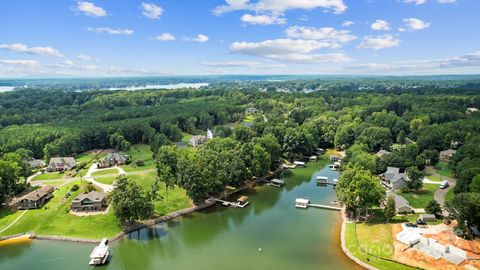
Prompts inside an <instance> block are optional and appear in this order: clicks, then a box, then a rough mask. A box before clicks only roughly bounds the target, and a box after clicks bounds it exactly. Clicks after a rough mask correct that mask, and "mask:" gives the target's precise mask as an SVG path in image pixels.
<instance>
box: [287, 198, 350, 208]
mask: <svg viewBox="0 0 480 270" xmlns="http://www.w3.org/2000/svg"><path fill="white" fill-rule="evenodd" d="M295 207H297V208H308V207H315V208H321V209H327V210H334V211H341V210H342V208H340V207H336V206H331V205H324V204H315V203H310V200H309V199H307V198H297V199H296V200H295Z"/></svg>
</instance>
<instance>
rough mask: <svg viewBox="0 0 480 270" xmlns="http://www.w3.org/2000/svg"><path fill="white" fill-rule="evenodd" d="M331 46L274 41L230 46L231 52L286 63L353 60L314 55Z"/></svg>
mask: <svg viewBox="0 0 480 270" xmlns="http://www.w3.org/2000/svg"><path fill="white" fill-rule="evenodd" d="M331 46H332V45H331V44H330V43H329V42H322V41H317V40H303V39H274V40H265V41H261V42H245V41H244V42H234V43H233V44H232V45H231V46H230V50H231V51H232V52H236V53H242V54H247V55H253V56H259V57H264V58H268V59H271V60H276V61H286V62H299V63H319V62H345V61H350V60H351V59H350V58H349V57H348V56H346V55H344V54H343V53H327V54H318V53H314V52H315V51H316V50H318V49H322V48H330V47H331Z"/></svg>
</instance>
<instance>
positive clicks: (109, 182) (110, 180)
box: [95, 176, 117, 185]
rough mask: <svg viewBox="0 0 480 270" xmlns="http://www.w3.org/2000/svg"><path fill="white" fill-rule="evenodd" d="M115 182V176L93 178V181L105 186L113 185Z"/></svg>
mask: <svg viewBox="0 0 480 270" xmlns="http://www.w3.org/2000/svg"><path fill="white" fill-rule="evenodd" d="M115 180H117V176H99V177H95V181H97V182H100V183H103V184H107V185H113V182H115Z"/></svg>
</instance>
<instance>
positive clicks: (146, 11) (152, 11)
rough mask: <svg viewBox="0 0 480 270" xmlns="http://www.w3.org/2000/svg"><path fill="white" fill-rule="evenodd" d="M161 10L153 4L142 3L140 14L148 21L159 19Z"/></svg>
mask: <svg viewBox="0 0 480 270" xmlns="http://www.w3.org/2000/svg"><path fill="white" fill-rule="evenodd" d="M162 13H163V8H162V7H161V6H157V5H155V4H154V3H142V14H143V16H145V17H147V18H149V19H160V16H162Z"/></svg>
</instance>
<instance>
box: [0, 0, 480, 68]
mask: <svg viewBox="0 0 480 270" xmlns="http://www.w3.org/2000/svg"><path fill="white" fill-rule="evenodd" d="M479 10H480V1H478V0H228V1H225V0H155V1H149V0H147V1H132V0H129V1H118V0H109V1H103V0H95V1H94V0H86V1H72V0H68V1H63V0H41V1H40V0H2V1H0V77H25V76H27V77H32V76H34V77H42V76H124V75H202V74H394V75H403V74H461V73H470V74H471V73H480V72H479V71H480V30H479V26H480V16H478V11H479Z"/></svg>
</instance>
